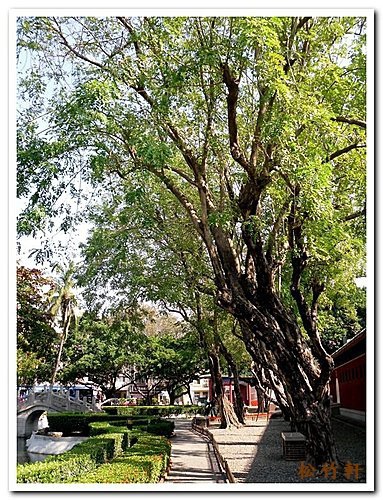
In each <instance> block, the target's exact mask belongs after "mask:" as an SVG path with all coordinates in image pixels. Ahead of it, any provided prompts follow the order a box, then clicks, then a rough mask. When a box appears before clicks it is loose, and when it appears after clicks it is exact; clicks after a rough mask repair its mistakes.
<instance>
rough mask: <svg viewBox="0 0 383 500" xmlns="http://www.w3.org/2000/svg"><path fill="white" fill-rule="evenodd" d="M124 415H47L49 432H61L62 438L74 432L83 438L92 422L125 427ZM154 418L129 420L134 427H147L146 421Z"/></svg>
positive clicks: (134, 416) (67, 413) (136, 416)
mask: <svg viewBox="0 0 383 500" xmlns="http://www.w3.org/2000/svg"><path fill="white" fill-rule="evenodd" d="M124 417H126V415H118V414H115V415H110V414H108V413H104V412H102V413H90V412H89V413H74V412H61V413H48V424H49V430H51V431H54V432H62V433H63V436H69V435H71V434H73V433H74V432H75V433H77V434H81V435H83V436H89V435H90V427H89V425H90V424H91V423H93V422H100V423H102V422H103V423H105V422H110V423H112V422H113V425H121V426H126V425H127V419H126V418H124ZM152 418H154V417H150V416H145V418H144V419H143V418H142V416H139V415H132V416H129V419H132V420H133V424H134V425H140V424H141V425H148V423H150V422H148V419H149V420H150V421H151V419H152Z"/></svg>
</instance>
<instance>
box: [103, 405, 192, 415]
mask: <svg viewBox="0 0 383 500" xmlns="http://www.w3.org/2000/svg"><path fill="white" fill-rule="evenodd" d="M103 410H104V411H105V412H107V413H109V414H110V415H127V416H134V415H141V416H142V415H149V416H150V415H155V416H159V417H169V416H170V415H181V414H185V415H190V416H191V415H193V416H194V415H196V414H197V413H200V412H201V411H202V408H201V407H200V406H196V405H185V406H180V405H177V406H105V407H104V408H103Z"/></svg>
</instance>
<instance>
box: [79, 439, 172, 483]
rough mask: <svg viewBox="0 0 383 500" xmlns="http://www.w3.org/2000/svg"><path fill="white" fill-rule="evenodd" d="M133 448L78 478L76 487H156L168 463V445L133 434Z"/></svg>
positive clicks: (164, 441)
mask: <svg viewBox="0 0 383 500" xmlns="http://www.w3.org/2000/svg"><path fill="white" fill-rule="evenodd" d="M133 434H134V435H133V436H132V442H135V444H134V445H133V446H132V447H130V448H127V449H126V450H125V452H124V453H123V454H122V455H121V456H119V457H117V458H115V459H114V460H112V462H110V463H106V464H103V465H100V467H98V468H97V469H95V470H92V471H86V472H84V473H82V474H79V475H78V476H76V478H74V479H73V480H72V481H71V482H76V483H87V484H89V483H158V482H159V481H160V479H161V477H163V475H164V474H165V471H166V469H167V467H168V465H169V460H170V450H171V445H170V442H169V441H168V440H167V439H166V438H164V437H162V436H153V435H151V434H149V433H146V432H144V431H135V432H134V433H133Z"/></svg>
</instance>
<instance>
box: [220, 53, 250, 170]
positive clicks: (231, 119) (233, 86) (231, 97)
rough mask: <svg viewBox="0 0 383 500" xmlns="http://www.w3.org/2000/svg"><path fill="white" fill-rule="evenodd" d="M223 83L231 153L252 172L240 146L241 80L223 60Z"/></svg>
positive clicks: (234, 158)
mask: <svg viewBox="0 0 383 500" xmlns="http://www.w3.org/2000/svg"><path fill="white" fill-rule="evenodd" d="M221 70H222V76H223V83H224V84H225V85H226V88H227V90H228V92H229V93H228V96H227V123H228V128H229V141H230V153H231V156H232V158H233V160H235V161H236V162H237V163H239V165H241V167H243V168H244V169H245V171H246V172H248V173H249V172H250V165H249V162H248V161H247V160H246V158H245V156H244V154H243V152H242V151H241V149H240V147H239V140H238V125H237V101H238V93H239V80H235V79H234V78H233V75H232V74H231V71H230V68H229V65H228V64H227V62H226V63H222V62H221Z"/></svg>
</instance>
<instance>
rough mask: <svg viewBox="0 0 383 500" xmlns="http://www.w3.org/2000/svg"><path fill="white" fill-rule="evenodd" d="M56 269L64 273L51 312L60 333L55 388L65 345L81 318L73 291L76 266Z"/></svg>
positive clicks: (53, 375) (52, 381)
mask: <svg viewBox="0 0 383 500" xmlns="http://www.w3.org/2000/svg"><path fill="white" fill-rule="evenodd" d="M55 267H56V268H58V269H59V270H60V271H61V272H62V276H61V277H60V278H59V281H58V282H56V286H55V288H54V290H53V294H52V297H51V307H50V310H49V312H50V314H51V316H52V319H53V322H54V323H55V324H56V331H57V332H58V333H59V339H60V344H59V349H58V352H57V358H56V363H55V367H54V369H53V373H52V377H51V386H53V384H54V383H55V381H56V376H57V372H58V370H59V367H60V363H61V357H62V352H63V348H64V344H65V342H66V339H67V338H68V333H69V328H70V325H71V323H72V320H74V321H75V323H77V320H78V317H79V314H78V309H77V300H76V296H75V294H74V291H73V285H74V282H73V274H74V272H75V266H74V264H73V262H70V264H69V266H68V268H67V270H64V269H63V268H62V267H61V266H59V265H56V266H54V268H55Z"/></svg>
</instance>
